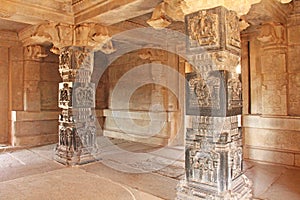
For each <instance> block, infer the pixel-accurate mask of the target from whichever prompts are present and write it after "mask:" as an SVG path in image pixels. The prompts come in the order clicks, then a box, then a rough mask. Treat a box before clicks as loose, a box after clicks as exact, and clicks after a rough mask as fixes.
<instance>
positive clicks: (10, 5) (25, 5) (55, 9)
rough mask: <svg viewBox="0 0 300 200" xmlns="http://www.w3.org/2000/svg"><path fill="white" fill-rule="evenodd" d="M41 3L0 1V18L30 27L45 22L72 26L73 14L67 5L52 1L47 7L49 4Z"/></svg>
mask: <svg viewBox="0 0 300 200" xmlns="http://www.w3.org/2000/svg"><path fill="white" fill-rule="evenodd" d="M41 2H43V1H41ZM41 2H39V3H37V2H36V1H34V0H26V1H22V0H1V7H0V18H3V19H6V20H10V21H15V22H21V23H25V24H32V25H35V24H39V23H43V22H45V21H49V22H58V21H60V22H65V23H72V24H73V21H74V20H73V14H72V12H71V7H70V6H68V5H69V4H67V3H62V2H57V1H52V5H49V2H48V4H46V3H45V2H44V3H41Z"/></svg>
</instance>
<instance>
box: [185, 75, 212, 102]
mask: <svg viewBox="0 0 300 200" xmlns="http://www.w3.org/2000/svg"><path fill="white" fill-rule="evenodd" d="M189 84H190V86H192V87H193V88H194V94H195V95H196V97H197V100H198V103H199V106H201V107H202V106H209V105H211V94H210V90H209V87H208V86H207V84H206V82H205V80H204V79H203V78H202V77H201V76H196V77H195V78H193V79H191V80H189Z"/></svg>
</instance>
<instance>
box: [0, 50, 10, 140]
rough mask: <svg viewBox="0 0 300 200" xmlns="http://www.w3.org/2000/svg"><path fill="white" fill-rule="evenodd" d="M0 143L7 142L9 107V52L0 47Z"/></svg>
mask: <svg viewBox="0 0 300 200" xmlns="http://www.w3.org/2000/svg"><path fill="white" fill-rule="evenodd" d="M0 52H1V53H0V54H1V55H0V71H1V73H0V97H1V98H0V122H1V123H0V143H7V142H8V134H7V133H8V121H7V114H8V106H9V96H8V94H9V92H8V91H9V88H8V80H9V77H8V69H9V60H8V58H9V57H8V55H9V51H8V48H6V47H0Z"/></svg>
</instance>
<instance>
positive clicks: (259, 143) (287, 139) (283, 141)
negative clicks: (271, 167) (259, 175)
mask: <svg viewBox="0 0 300 200" xmlns="http://www.w3.org/2000/svg"><path fill="white" fill-rule="evenodd" d="M244 130H245V144H246V145H249V146H254V147H262V148H270V149H280V150H285V151H295V152H297V151H300V147H299V143H300V134H299V133H300V132H299V131H288V130H271V129H258V128H250V129H248V128H245V129H244Z"/></svg>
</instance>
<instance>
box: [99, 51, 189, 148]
mask: <svg viewBox="0 0 300 200" xmlns="http://www.w3.org/2000/svg"><path fill="white" fill-rule="evenodd" d="M151 63H152V64H153V65H155V64H162V65H167V66H169V67H171V68H173V69H175V70H176V71H177V72H179V73H183V72H181V71H184V66H181V67H180V65H179V58H178V56H176V55H174V54H171V53H168V52H166V51H162V50H154V49H145V50H140V51H134V52H130V53H128V54H126V55H124V56H121V57H120V58H118V59H117V60H115V61H114V62H113V63H112V64H111V65H110V66H109V67H108V68H107V70H106V73H107V75H106V78H105V79H104V80H103V81H105V82H106V83H107V84H108V87H106V89H107V91H108V94H106V95H108V96H107V97H108V98H107V102H108V104H107V105H106V106H107V108H108V109H105V110H104V113H103V114H104V116H105V123H104V135H105V136H109V137H114V138H121V139H126V140H131V141H137V142H142V143H147V144H152V145H168V144H171V143H172V144H183V134H182V135H181V136H178V137H175V136H176V134H177V131H178V129H179V127H180V126H182V125H183V122H182V117H181V115H180V114H181V112H180V111H183V107H182V108H180V107H179V105H178V101H177V98H176V96H175V95H174V94H173V93H172V92H171V91H170V90H169V89H168V88H166V87H163V86H161V85H159V84H154V83H149V84H146V81H145V80H149V79H151V77H152V76H153V80H152V82H155V80H156V81H157V82H159V81H162V82H165V83H166V84H167V82H168V81H170V80H168V76H171V74H167V73H166V72H165V71H164V70H163V67H162V68H161V69H157V68H156V69H155V68H152V67H151V66H150V65H149V66H148V67H146V68H143V69H140V70H137V68H138V67H140V66H143V65H144V64H151ZM155 70H158V71H155ZM180 70H181V71H180ZM130 73H135V75H134V76H128V77H129V78H128V77H127V78H124V76H125V77H126V76H127V75H128V74H130ZM157 73H158V74H160V76H159V77H157V76H156V77H154V74H157ZM177 75H178V74H177ZM144 79H145V80H144ZM158 79H160V80H158ZM173 80H174V79H173ZM178 81H179V77H177V82H174V83H172V85H174V86H176V88H175V91H176V90H177V91H178V90H179V82H178ZM137 85H140V86H139V87H136V88H135V86H137ZM99 87H103V86H101V85H98V88H99ZM117 88H118V89H117ZM173 89H174V88H173ZM97 92H98V90H97ZM181 92H183V91H181ZM114 93H115V96H113V94H114ZM128 94H130V98H129V99H126V98H125V97H126V96H127V95H128ZM116 96H118V97H122V98H118V97H116ZM102 98H103V97H102ZM98 99H99V97H97V100H96V102H98V101H99V100H98ZM98 103H99V102H98ZM97 105H98V104H97ZM182 106H183V105H182ZM114 112H115V113H118V114H117V115H116V114H114ZM128 116H129V117H128ZM151 120H152V121H151ZM153 120H154V121H155V120H156V122H154V121H153ZM160 120H162V121H160ZM131 122H132V123H133V124H134V125H136V126H137V127H147V126H148V125H149V124H150V123H153V122H154V123H161V125H162V126H161V129H160V131H158V132H155V133H153V134H152V135H151V137H149V135H147V134H148V133H149V132H151V131H150V130H148V131H145V130H144V129H143V128H140V129H139V128H137V127H135V126H131V125H130V124H131ZM155 127H160V126H159V125H155ZM144 131H145V133H144ZM143 136H145V137H146V138H143ZM173 139H174V141H173ZM175 140H176V141H175Z"/></svg>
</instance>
